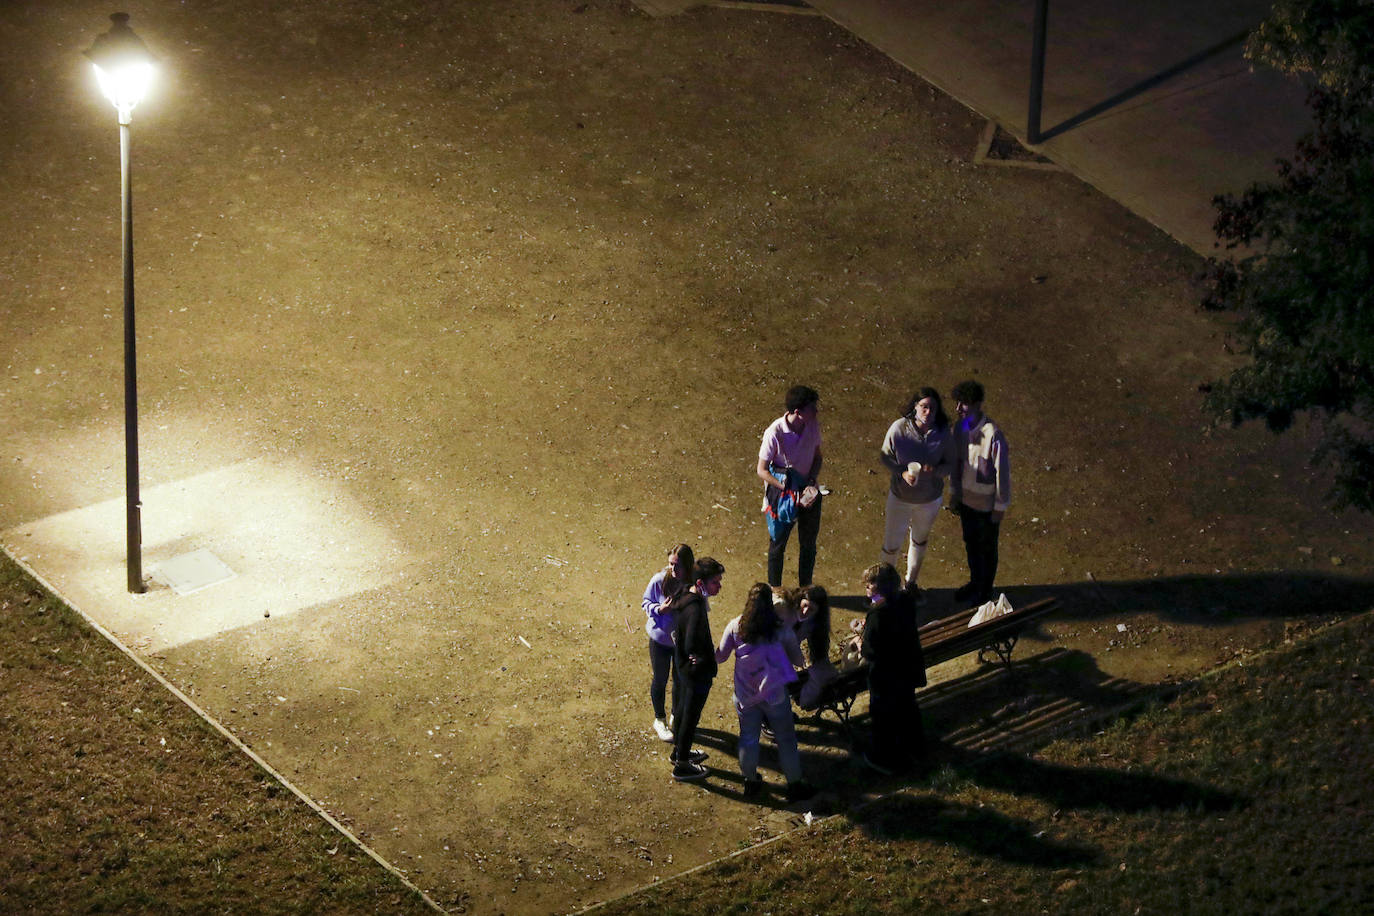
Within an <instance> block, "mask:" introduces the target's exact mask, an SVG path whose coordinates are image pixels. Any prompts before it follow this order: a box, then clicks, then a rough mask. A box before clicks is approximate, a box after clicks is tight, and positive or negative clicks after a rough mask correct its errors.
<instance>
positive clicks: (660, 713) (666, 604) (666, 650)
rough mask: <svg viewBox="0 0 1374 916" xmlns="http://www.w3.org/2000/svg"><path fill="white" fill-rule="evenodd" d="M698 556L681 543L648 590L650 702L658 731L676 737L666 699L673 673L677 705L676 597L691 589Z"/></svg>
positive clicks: (666, 737)
mask: <svg viewBox="0 0 1374 916" xmlns="http://www.w3.org/2000/svg"><path fill="white" fill-rule="evenodd" d="M695 565H696V557H695V556H694V555H693V554H692V548H691V547H689V546H687V545H686V544H678V545H677V546H676V547H674V548H673V549H672V550H670V551H668V565H667V566H665V567H663V569H661V570H659V571H658V572H656V573H654V577H653V578H652V579H650V580H649V585H648V587H646V588H645V589H644V600H643V602H642V604H643V605H644V616H645V621H644V632H646V633H648V634H649V702H650V703H651V704H652V705H653V707H654V734H656V735H658V737H659V738H660V739H662V740H663V741H672V740H673V723H672V719H671V718H670V717H669V716H668V713H667V707H666V706H665V704H664V701H665V700H666V699H667V697H666V694H667V689H668V675H669V674H670V673H672V674H673V703H674V705H675V706H676V704H677V674H676V671H675V669H674V668H673V608H672V600H673V598H675V597H677V596H678V595H679V594H680V593H682V592H684V591H686V590H687V587H688V586H689V585H691V584H692V583H690V582H688V581H687V576H688V575H690V574H691V572H692V567H693V566H695Z"/></svg>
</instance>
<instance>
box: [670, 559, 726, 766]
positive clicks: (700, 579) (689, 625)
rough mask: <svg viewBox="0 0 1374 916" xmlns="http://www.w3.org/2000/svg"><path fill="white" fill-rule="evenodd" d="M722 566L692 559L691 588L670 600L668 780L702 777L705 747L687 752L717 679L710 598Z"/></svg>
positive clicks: (721, 573) (722, 568)
mask: <svg viewBox="0 0 1374 916" xmlns="http://www.w3.org/2000/svg"><path fill="white" fill-rule="evenodd" d="M724 575H725V567H724V566H723V565H722V564H721V563H720V562H719V561H717V560H715V559H712V558H711V557H702V558H701V559H700V560H697V562H696V565H695V566H694V567H693V569H692V586H691V588H689V589H688V590H687V591H686V592H683V593H681V594H679V596H678V597H677V598H676V599H675V600H674V601H673V602H672V610H673V618H674V619H673V662H674V664H675V665H677V670H678V673H679V680H678V682H677V697H676V703H677V708H676V710H675V711H674V714H673V718H674V722H673V725H674V729H673V731H674V738H673V754H672V763H673V778H674V779H676V780H678V781H679V782H683V781H686V780H689V779H704V778H705V777H706V773H707V770H706V767H704V766H702V765H701V762H702V761H703V760H705V759H706V752H705V751H694V750H692V740H693V739H694V738H695V737H696V732H697V723H698V722H700V721H701V710H702V707H704V706H705V705H706V697H707V695H709V694H710V692H711V682H712V681H714V680H715V677H716V641H715V640H714V639H713V638H712V637H711V618H710V613H711V599H712V598H714V597H715V596H716V595H718V594H720V580H721V578H722V577H723V576H724Z"/></svg>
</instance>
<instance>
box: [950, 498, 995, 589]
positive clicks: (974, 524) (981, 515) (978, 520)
mask: <svg viewBox="0 0 1374 916" xmlns="http://www.w3.org/2000/svg"><path fill="white" fill-rule="evenodd" d="M959 525H960V527H961V528H962V529H963V531H964V550H965V552H966V553H967V554H968V580H969V581H970V582H972V583H973V586H974V595H973V597H974V598H976V599H977V600H978V601H987V600H988V599H990V598H991V597H992V583H993V581H994V580H996V578H997V536H998V534H999V532H1000V531H1001V528H1002V525H1001V523H1000V522H994V521H993V520H992V513H991V512H979V511H978V510H977V509H970V508H969V507H968V506H966V505H964V504H962V503H960V505H959Z"/></svg>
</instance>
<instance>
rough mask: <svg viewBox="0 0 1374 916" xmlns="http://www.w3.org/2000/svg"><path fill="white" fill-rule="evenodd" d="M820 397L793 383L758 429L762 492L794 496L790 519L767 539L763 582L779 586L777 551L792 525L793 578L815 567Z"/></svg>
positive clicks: (806, 580)
mask: <svg viewBox="0 0 1374 916" xmlns="http://www.w3.org/2000/svg"><path fill="white" fill-rule="evenodd" d="M820 400H821V396H820V395H819V394H817V393H816V391H815V389H813V388H808V387H806V386H805V385H796V386H794V387H793V388H791V389H790V390H789V391H788V392H787V399H786V407H787V413H785V414H783V415H782V416H781V417H778V418H777V419H776V420H774V421H773V422H772V423H771V424H769V426H768V429H766V430H764V433H763V444H762V445H761V446H760V447H759V463H758V475H759V478H760V479H761V480H762V481H763V483H764V487H765V490H764V493H765V496H773V497H776V496H777V495H778V494H777V493H772V492H770V491H773V490H777V491H784V490H792V491H794V492H795V493H796V494H797V498H796V513H797V514H796V519H795V520H794V521H792V522H791V523H783V524H779V525H777V526H776V527H775V528H774V533H773V534H770V536H769V539H768V584H769V585H772V586H780V585H782V564H783V555H784V553H785V552H786V550H787V541H788V538H789V537H791V534H792V529H793V528H794V527H795V528H796V529H797V540H798V548H797V581H798V584H800V585H801V586H803V587H805V586H807V585H810V584H811V575H812V573H813V571H814V570H815V568H816V536H817V535H818V534H820V530H821V494H820V488H819V486H817V484H816V478H817V477H818V476H819V475H820V472H821V424H820V420H819V418H818V417H817V411H818V409H819V407H820Z"/></svg>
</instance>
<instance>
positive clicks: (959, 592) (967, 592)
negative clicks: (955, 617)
mask: <svg viewBox="0 0 1374 916" xmlns="http://www.w3.org/2000/svg"><path fill="white" fill-rule="evenodd" d="M976 594H978V586H976V585H974V584H973V583H972V582H965V583H964V584H963V585H961V586H959V587H958V588H956V589H955V590H954V600H955V601H963V600H964V599H966V598H972V597H973V596H974V595H976Z"/></svg>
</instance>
